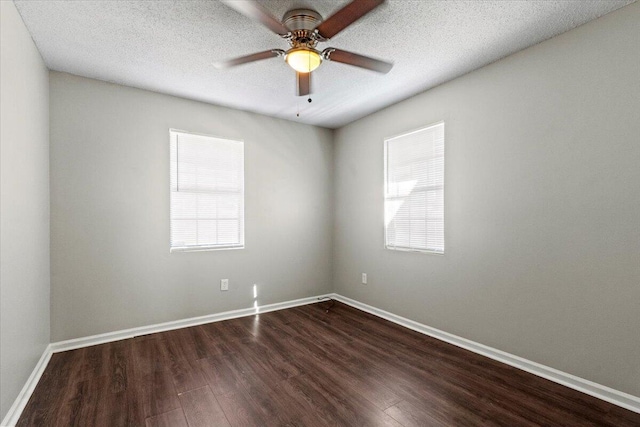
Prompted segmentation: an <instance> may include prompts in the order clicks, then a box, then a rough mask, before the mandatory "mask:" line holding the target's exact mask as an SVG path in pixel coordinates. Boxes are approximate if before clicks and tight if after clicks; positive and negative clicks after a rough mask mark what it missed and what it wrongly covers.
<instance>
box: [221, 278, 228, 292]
mask: <svg viewBox="0 0 640 427" xmlns="http://www.w3.org/2000/svg"><path fill="white" fill-rule="evenodd" d="M220 290H221V291H228V290H229V279H222V280H220Z"/></svg>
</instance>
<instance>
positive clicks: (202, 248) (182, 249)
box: [169, 245, 244, 253]
mask: <svg viewBox="0 0 640 427" xmlns="http://www.w3.org/2000/svg"><path fill="white" fill-rule="evenodd" d="M236 249H244V245H242V246H184V247H176V248H169V252H170V253H174V252H207V251H230V250H236Z"/></svg>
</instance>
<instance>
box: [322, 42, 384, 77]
mask: <svg viewBox="0 0 640 427" xmlns="http://www.w3.org/2000/svg"><path fill="white" fill-rule="evenodd" d="M322 57H323V58H324V59H327V60H329V61H333V62H341V63H343V64H348V65H354V66H356V67H360V68H366V69H367V70H372V71H377V72H378V73H383V74H386V73H388V72H389V71H391V68H393V64H392V63H390V62H385V61H381V60H379V59H375V58H371V57H369V56H364V55H358V54H357V53H353V52H347V51H346V50H340V49H334V48H331V47H330V48H327V49H325V50H324V51H322Z"/></svg>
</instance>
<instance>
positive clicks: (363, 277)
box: [362, 273, 367, 285]
mask: <svg viewBox="0 0 640 427" xmlns="http://www.w3.org/2000/svg"><path fill="white" fill-rule="evenodd" d="M362 284H363V285H366V284H367V273H362Z"/></svg>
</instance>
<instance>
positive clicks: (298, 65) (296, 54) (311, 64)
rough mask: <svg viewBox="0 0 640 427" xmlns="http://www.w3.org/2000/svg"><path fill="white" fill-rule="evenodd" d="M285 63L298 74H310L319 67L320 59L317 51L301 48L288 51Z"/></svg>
mask: <svg viewBox="0 0 640 427" xmlns="http://www.w3.org/2000/svg"><path fill="white" fill-rule="evenodd" d="M285 61H287V64H289V66H290V67H291V68H293V69H294V70H296V71H297V72H299V73H310V72H311V71H313V70H315V69H316V68H318V67H319V66H320V63H322V57H321V56H320V53H319V52H318V51H316V50H313V49H309V48H304V47H303V48H294V49H290V50H289V51H288V52H287V55H286V57H285Z"/></svg>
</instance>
